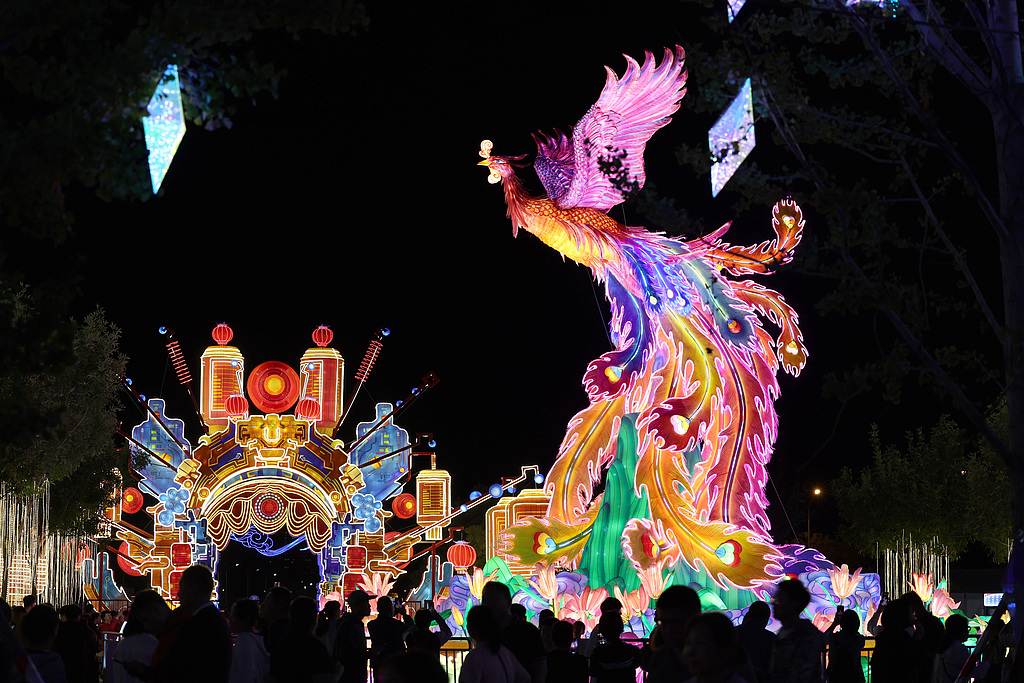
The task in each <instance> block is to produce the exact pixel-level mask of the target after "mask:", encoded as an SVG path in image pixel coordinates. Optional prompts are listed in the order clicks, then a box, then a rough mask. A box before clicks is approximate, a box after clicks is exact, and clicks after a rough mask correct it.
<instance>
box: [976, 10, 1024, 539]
mask: <svg viewBox="0 0 1024 683" xmlns="http://www.w3.org/2000/svg"><path fill="white" fill-rule="evenodd" d="M989 26H990V28H991V29H992V34H991V40H992V42H993V44H994V45H995V47H996V52H995V55H994V58H995V60H996V61H994V63H993V65H992V79H993V85H995V86H996V87H995V88H994V92H992V93H990V94H988V96H987V97H986V96H985V95H981V99H982V101H984V102H985V103H986V105H987V106H988V108H989V111H990V113H991V114H992V124H993V130H994V133H995V145H996V167H997V171H998V177H999V213H1000V216H1001V218H1002V219H1003V223H1004V225H1005V226H1006V237H1005V238H1003V239H1001V240H1000V244H999V258H1000V265H1001V266H1002V276H1003V305H1004V314H1005V316H1006V325H1005V329H1006V332H1007V335H1006V341H1005V343H1004V348H1003V358H1004V368H1003V369H1004V374H1005V377H1006V401H1007V418H1008V423H1009V424H1008V428H1009V435H1008V441H1009V454H1008V456H1009V462H1007V463H1006V465H1007V468H1008V469H1009V471H1010V506H1011V510H1012V514H1013V529H1014V532H1015V533H1020V532H1021V531H1024V377H1022V376H1021V371H1022V370H1024V68H1022V65H1021V43H1020V33H1019V32H1018V30H1019V29H1018V14H1017V2H1016V0H998V1H997V2H995V3H993V5H992V7H991V9H990V14H989Z"/></svg>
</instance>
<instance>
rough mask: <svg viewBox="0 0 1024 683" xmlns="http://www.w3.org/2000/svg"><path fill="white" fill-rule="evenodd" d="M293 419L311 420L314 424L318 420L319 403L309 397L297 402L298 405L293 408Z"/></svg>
mask: <svg viewBox="0 0 1024 683" xmlns="http://www.w3.org/2000/svg"><path fill="white" fill-rule="evenodd" d="M295 417H298V418H302V419H304V420H313V421H314V422H315V421H316V420H319V419H320V402H319V401H317V400H316V399H315V398H313V397H311V396H307V397H305V398H304V399H302V400H301V401H299V405H297V406H295Z"/></svg>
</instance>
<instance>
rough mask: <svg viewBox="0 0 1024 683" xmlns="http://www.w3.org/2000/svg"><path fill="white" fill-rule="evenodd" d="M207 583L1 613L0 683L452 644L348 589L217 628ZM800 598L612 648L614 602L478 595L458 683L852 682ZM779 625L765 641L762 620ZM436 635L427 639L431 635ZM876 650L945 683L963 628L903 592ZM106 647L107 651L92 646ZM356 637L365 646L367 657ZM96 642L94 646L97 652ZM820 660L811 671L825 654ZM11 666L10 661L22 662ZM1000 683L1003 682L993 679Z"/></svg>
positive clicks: (262, 664) (427, 620)
mask: <svg viewBox="0 0 1024 683" xmlns="http://www.w3.org/2000/svg"><path fill="white" fill-rule="evenodd" d="M213 587H214V581H213V575H212V574H211V573H210V571H209V569H207V568H205V567H202V566H193V567H190V568H188V569H187V570H185V571H184V572H183V573H182V576H181V581H180V584H179V592H178V600H179V606H178V607H177V609H174V610H173V611H172V610H171V609H170V607H169V606H168V605H167V603H166V602H165V601H164V599H163V598H162V597H161V596H160V595H159V593H157V592H156V591H153V590H145V591H142V592H140V593H138V594H137V595H136V596H135V598H134V600H133V601H132V604H131V608H130V609H129V610H126V611H125V613H120V614H119V613H117V612H113V611H108V612H103V613H101V614H96V613H95V612H93V611H92V610H91V609H89V608H88V607H87V609H86V611H83V609H82V608H80V607H78V606H76V605H68V606H65V607H62V608H61V610H60V613H59V614H58V612H57V611H56V610H54V608H53V606H52V605H46V604H41V605H35V604H34V600H33V599H32V596H29V597H28V598H26V599H25V601H24V604H23V605H21V606H18V607H17V608H15V609H14V610H11V609H10V608H9V607H8V606H7V605H6V603H2V601H0V603H2V604H0V610H2V611H4V612H5V614H4V615H3V616H4V617H5V618H7V619H8V621H9V622H10V623H11V629H9V630H7V629H3V630H2V631H3V633H2V636H3V638H2V641H3V642H2V643H0V644H2V646H3V647H2V648H0V652H2V653H3V658H2V659H0V672H2V673H4V676H3V677H2V678H0V683H6V681H7V680H12V681H21V680H24V681H30V682H31V683H40V682H41V683H99V680H100V666H99V661H100V660H101V659H102V660H104V662H105V666H104V671H105V672H106V673H105V678H106V683H206V682H210V683H214V682H216V683H366V681H367V678H368V673H369V672H372V674H373V680H374V681H375V682H376V683H412V682H414V681H415V682H417V683H446V682H447V681H448V675H447V673H446V672H445V669H444V668H443V667H442V666H441V664H440V655H441V649H442V647H443V646H444V645H445V643H446V642H447V641H448V640H449V639H450V638H451V636H452V633H451V630H450V629H449V628H448V626H447V624H446V623H445V621H444V619H442V618H441V617H440V615H438V614H437V612H436V611H434V610H433V609H421V610H419V611H417V612H416V614H415V616H414V617H410V616H409V614H407V613H406V612H405V610H404V609H400V610H396V609H395V605H394V603H393V602H392V601H391V599H390V598H388V597H381V598H378V599H377V600H376V608H377V616H376V617H375V618H374V619H372V620H368V617H369V616H370V614H371V606H370V602H371V597H370V596H369V595H368V594H367V593H365V592H364V591H362V590H354V591H352V592H351V593H350V594H349V595H348V596H347V598H346V603H347V609H346V610H342V606H341V604H340V603H339V602H337V601H333V600H332V601H329V602H327V603H326V604H325V605H324V607H323V609H318V606H317V604H316V602H315V601H314V600H313V599H312V598H309V597H305V596H298V597H294V598H293V596H292V595H291V592H290V591H289V590H288V589H287V588H284V587H275V588H273V589H271V590H270V591H269V592H268V594H267V595H266V596H265V598H264V600H263V601H262V603H257V602H256V601H254V600H239V601H237V602H235V603H234V605H232V606H231V610H230V614H229V616H228V618H227V619H225V615H224V614H222V612H221V611H220V610H219V609H218V608H217V606H216V605H215V604H214V603H213V602H212V601H211V596H212V593H213ZM809 602H810V595H809V594H808V593H807V590H806V589H805V588H804V586H803V585H802V584H801V583H800V582H799V581H798V580H795V579H791V580H787V581H783V582H781V583H780V584H779V585H778V586H777V588H776V590H775V595H774V597H773V600H772V604H771V606H769V605H768V604H766V603H764V602H755V603H753V604H752V605H750V607H749V609H748V610H747V613H746V615H745V617H744V619H743V623H742V624H741V625H740V626H734V625H733V624H732V622H731V621H730V620H729V619H728V617H726V616H725V615H724V614H722V613H720V612H702V611H701V604H700V598H699V597H698V594H697V593H696V592H695V591H694V590H692V589H691V588H688V587H685V586H671V587H669V588H666V589H665V590H664V592H663V593H662V594H661V595H660V596H659V597H658V599H657V603H656V621H657V627H656V628H655V630H654V632H653V633H652V634H651V637H650V639H649V641H648V642H647V643H646V644H643V646H642V647H639V646H638V644H641V643H642V641H640V640H639V639H636V638H633V640H634V642H629V640H628V639H626V638H623V632H624V630H625V623H624V621H623V618H622V604H621V603H620V602H619V601H618V600H616V599H615V598H608V599H607V600H605V601H604V602H603V603H602V604H601V607H600V611H601V613H600V616H599V618H598V620H597V626H596V627H595V628H594V630H593V632H592V633H591V634H590V636H589V637H584V633H585V625H584V624H583V622H579V621H577V622H575V623H573V622H569V621H563V620H558V619H556V618H555V616H554V614H553V613H552V612H551V611H550V610H544V611H543V612H541V614H540V617H539V624H540V627H539V628H538V627H537V626H534V625H533V624H531V623H530V622H529V621H528V620H527V619H526V612H525V608H523V606H522V605H516V604H513V603H512V595H511V592H510V590H509V588H508V587H507V586H506V585H504V584H503V583H501V582H498V581H491V582H489V583H486V584H485V585H484V586H483V590H482V595H481V601H480V604H479V605H477V606H475V607H473V608H471V609H470V610H469V612H468V613H467V614H466V615H465V625H466V630H467V631H468V632H469V635H470V638H471V639H472V644H473V648H472V649H471V650H470V651H469V652H468V653H467V654H466V655H465V658H464V659H463V661H462V664H461V670H460V674H459V682H460V683H545V682H551V683H633V682H635V681H636V680H637V674H638V671H639V670H641V669H642V670H643V672H645V676H646V681H648V683H677V682H683V681H685V682H686V683H820V682H823V681H829V682H830V683H864V680H865V677H864V670H863V668H862V665H861V661H862V660H861V653H862V651H863V650H864V646H865V638H864V636H863V635H861V633H860V626H861V624H860V619H859V617H858V616H857V614H856V612H853V611H850V610H846V611H844V610H842V609H840V610H839V611H838V612H837V613H836V615H835V619H834V620H833V622H832V624H831V625H830V626H829V628H828V629H827V631H826V632H825V633H822V632H821V631H819V630H818V628H816V627H815V626H814V625H812V624H811V622H810V621H808V620H806V619H803V618H802V617H801V614H802V612H803V611H804V609H805V608H806V607H807V605H808V604H809ZM772 615H774V616H775V619H776V620H777V621H778V622H780V623H781V628H780V629H779V630H778V631H777V632H776V633H773V632H772V631H769V630H768V629H767V626H768V622H769V620H770V618H771V616H772ZM435 626H436V630H435ZM867 627H868V630H869V631H870V632H871V633H872V634H874V635H875V637H876V646H875V650H874V654H873V657H872V659H871V678H872V681H873V682H874V683H890V682H896V681H898V682H900V683H944V682H946V681H948V682H950V683H952V682H953V681H955V680H956V679H957V677H958V675H959V673H960V671H961V669H963V668H964V665H965V664H967V662H968V657H969V655H970V652H969V650H968V649H967V648H966V647H965V646H964V644H963V643H964V641H965V640H966V638H967V635H968V629H967V620H966V619H964V618H963V617H961V616H959V615H953V616H951V617H949V618H948V619H947V620H946V623H945V626H943V624H942V622H941V621H940V620H939V619H937V618H936V617H934V616H932V615H931V614H929V613H928V611H927V610H925V608H924V604H923V603H922V602H921V599H920V597H918V596H917V594H916V593H907V594H906V595H904V596H902V597H901V598H900V599H898V600H893V601H892V602H890V603H888V604H886V605H883V606H881V607H880V608H879V610H878V611H877V612H876V613H875V615H874V616H873V617H872V619H871V620H870V621H869V623H868V625H867ZM106 633H114V634H120V637H119V640H116V644H115V641H114V639H111V638H104V634H106ZM367 633H368V634H369V644H368V643H367ZM104 641H107V643H106V646H104ZM990 643H991V645H990V647H988V648H986V650H985V652H984V653H983V656H982V657H981V659H980V662H976V661H974V660H971V662H972V663H971V665H970V667H969V668H971V667H973V669H972V671H971V676H973V677H974V679H975V680H981V681H987V682H990V683H991V682H997V681H1000V680H1001V679H1000V674H1001V672H1002V669H1003V661H1002V660H1003V658H1004V657H1005V655H1006V647H1005V644H1003V643H1001V642H1000V640H999V639H998V638H996V639H992V640H991V641H990ZM826 646H827V651H828V657H827V662H828V663H827V666H825V662H826V658H825V656H824V654H825V651H826ZM22 653H23V654H22ZM1003 680H1005V679H1003Z"/></svg>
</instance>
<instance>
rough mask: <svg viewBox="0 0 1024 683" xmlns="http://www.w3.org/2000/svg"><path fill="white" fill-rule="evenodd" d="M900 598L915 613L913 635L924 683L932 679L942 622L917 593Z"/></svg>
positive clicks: (919, 673)
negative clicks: (926, 606)
mask: <svg viewBox="0 0 1024 683" xmlns="http://www.w3.org/2000/svg"><path fill="white" fill-rule="evenodd" d="M900 598H901V599H902V600H905V601H906V602H907V604H909V605H910V610H911V612H912V613H913V618H912V619H911V622H912V623H913V625H914V632H913V633H912V634H911V635H912V636H913V638H914V641H915V642H916V643H917V646H918V661H917V678H918V680H919V681H922V683H923V682H924V681H928V680H930V679H931V675H932V664H933V663H934V661H935V655H936V654H938V652H939V641H941V640H942V636H943V626H942V620H941V619H939V618H938V617H937V616H935V615H934V614H932V613H931V612H929V611H928V610H927V608H925V606H924V601H923V600H921V596H920V595H918V594H917V593H916V592H914V591H909V592H907V593H904V594H903V595H901V596H900Z"/></svg>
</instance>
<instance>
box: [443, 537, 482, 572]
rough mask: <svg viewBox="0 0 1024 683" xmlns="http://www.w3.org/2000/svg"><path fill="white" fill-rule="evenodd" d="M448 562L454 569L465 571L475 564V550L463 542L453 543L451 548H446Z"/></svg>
mask: <svg viewBox="0 0 1024 683" xmlns="http://www.w3.org/2000/svg"><path fill="white" fill-rule="evenodd" d="M448 561H449V562H451V563H452V564H453V565H455V568H456V569H459V570H465V569H467V568H469V567H472V566H473V563H474V562H476V549H475V548H474V547H473V546H471V545H470V544H469V543H466V542H465V541H455V543H453V544H452V547H450V548H448Z"/></svg>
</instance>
